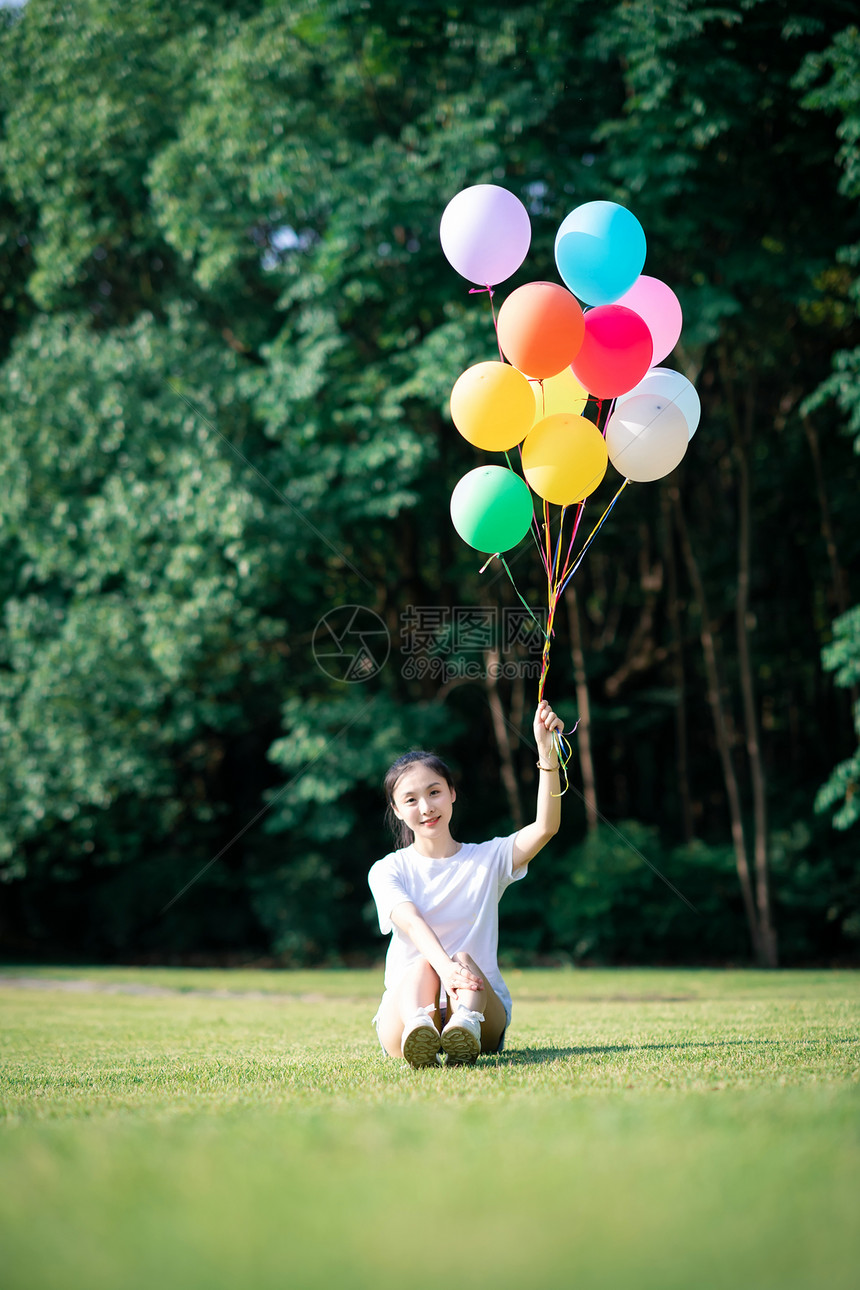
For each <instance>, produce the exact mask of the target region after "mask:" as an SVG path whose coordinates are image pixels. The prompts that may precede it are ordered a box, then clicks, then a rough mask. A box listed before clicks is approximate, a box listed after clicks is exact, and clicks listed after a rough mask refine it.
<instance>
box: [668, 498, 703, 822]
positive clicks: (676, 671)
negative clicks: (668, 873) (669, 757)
mask: <svg viewBox="0 0 860 1290" xmlns="http://www.w3.org/2000/svg"><path fill="white" fill-rule="evenodd" d="M660 508H661V511H662V515H663V543H664V548H665V556H664V559H665V563H666V591H667V595H668V607H669V626H670V630H671V632H672V641H673V645H674V649H673V653H674V659H673V661H672V672H673V677H674V681H675V690H676V691H677V694H678V702H677V704H676V705H675V772H676V775H677V779H678V797H679V799H680V803H681V826H682V828H683V831H684V841H685V842H688V843H689V842H692V841H693V838H694V837H695V826H694V823H693V795H692V793H691V791H690V771H689V756H690V753H689V746H688V740H687V683H686V676H685V674H684V644H683V639H682V635H681V615H680V612H679V609H678V561H677V558H676V552H675V541H674V534H673V531H672V501H671V498H670V497H669V490H668V489H667V488H665V487H663V488H661V490H660Z"/></svg>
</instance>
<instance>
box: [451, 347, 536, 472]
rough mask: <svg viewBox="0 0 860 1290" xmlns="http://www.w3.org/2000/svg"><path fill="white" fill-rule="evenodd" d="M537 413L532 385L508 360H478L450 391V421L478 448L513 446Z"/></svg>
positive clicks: (501, 448) (524, 435)
mask: <svg viewBox="0 0 860 1290" xmlns="http://www.w3.org/2000/svg"><path fill="white" fill-rule="evenodd" d="M534 415H535V401H534V395H533V394H532V388H531V386H530V385H529V383H528V381H527V380H526V378H525V377H524V376H523V374H522V372H518V371H517V369H516V368H515V367H511V366H510V364H508V363H499V362H490V363H476V364H475V366H474V367H468V368H467V369H466V371H465V372H464V373H463V375H462V376H460V377H459V378H458V380H457V382H456V384H455V385H454V388H453V390H452V391H451V420H452V421H453V422H454V425H455V426H456V427H457V429H458V430H459V431H460V434H461V435H462V436H463V438H464V439H468V441H469V443H473V444H474V445H475V447H476V448H485V449H487V450H488V451H490V452H506V451H507V450H508V448H514V447H515V446H516V445H517V444H518V443H522V441H523V439H524V438H525V437H526V435H527V434H528V432H529V430H530V429H531V427H532V423H533V422H534Z"/></svg>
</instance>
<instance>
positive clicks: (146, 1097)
mask: <svg viewBox="0 0 860 1290" xmlns="http://www.w3.org/2000/svg"><path fill="white" fill-rule="evenodd" d="M507 976H508V981H509V984H510V986H511V988H512V993H513V996H514V1024H513V1027H512V1029H511V1032H510V1036H509V1046H508V1049H507V1050H506V1051H505V1052H504V1053H503V1054H501V1055H500V1056H498V1057H490V1058H482V1059H481V1061H480V1062H479V1064H478V1066H477V1067H475V1068H472V1069H462V1068H461V1069H456V1070H450V1071H448V1070H444V1069H441V1070H426V1071H412V1070H410V1069H409V1068H407V1067H406V1066H405V1065H404V1064H402V1063H399V1062H393V1061H386V1060H383V1058H382V1056H381V1053H380V1051H379V1047H378V1044H377V1041H376V1038H375V1035H374V1033H373V1031H372V1029H371V1026H370V1018H371V1017H372V1015H373V1012H374V1010H375V1005H376V1002H377V997H378V994H379V989H380V980H381V977H380V974H379V973H378V972H324V973H276V972H253V971H237V972H219V971H191V970H168V969H163V970H162V969H157V970H155V969H153V970H138V969H101V968H92V969H84V968H69V969H64V970H63V969H56V968H51V969H41V970H34V969H29V968H20V969H14V968H5V969H2V970H0V1016H2V1022H0V1027H2V1036H1V1037H0V1038H2V1068H0V1090H2V1115H3V1123H2V1126H0V1269H2V1271H0V1280H2V1284H3V1286H4V1290H24V1288H26V1290H54V1288H55V1287H56V1290H84V1288H85V1290H138V1288H140V1290H143V1288H144V1287H145V1288H146V1290H151V1288H152V1290H173V1287H177V1290H178V1288H179V1287H181V1288H182V1290H196V1288H197V1287H199V1288H200V1290H220V1288H221V1287H225V1288H226V1287H230V1288H231V1290H236V1288H238V1287H241V1288H242V1290H268V1287H278V1288H279V1290H280V1288H281V1287H295V1290H305V1288H307V1290H316V1287H320V1288H322V1287H325V1288H326V1290H329V1288H330V1287H339V1288H341V1287H342V1288H344V1290H349V1288H351V1287H365V1286H367V1287H373V1288H374V1290H387V1288H388V1287H394V1286H398V1287H401V1286H402V1287H407V1288H408V1290H413V1288H415V1287H418V1288H420V1287H424V1286H435V1285H437V1284H438V1285H442V1286H444V1285H446V1284H447V1283H454V1284H457V1285H465V1286H468V1285H472V1286H478V1287H480V1286H493V1287H498V1288H499V1290H507V1287H523V1288H524V1290H531V1287H540V1290H554V1288H555V1287H568V1286H570V1287H581V1288H583V1290H584V1288H586V1287H592V1286H596V1287H604V1286H606V1287H630V1288H631V1290H639V1288H640V1287H644V1288H646V1290H650V1288H651V1287H654V1288H655V1290H657V1288H659V1290H673V1288H674V1287H678V1288H679V1290H681V1288H683V1290H689V1288H691V1287H695V1288H696V1290H711V1288H712V1287H713V1288H715V1290H716V1288H719V1287H723V1286H725V1287H731V1290H737V1287H742V1290H769V1288H770V1287H773V1288H774V1290H776V1288H777V1287H779V1290H791V1288H792V1287H816V1290H817V1288H818V1287H822V1286H824V1287H827V1290H841V1287H845V1288H846V1290H847V1288H848V1287H849V1286H850V1287H851V1290H853V1288H854V1286H856V1284H857V1276H858V1274H857V1267H858V1259H860V1150H858V1146H860V1055H859V1054H858V1047H860V1045H858V1030H860V1027H858V1020H860V974H857V973H851V972H782V973H772V974H766V973H757V972H711V971H655V970H640V971H627V970H623V971H622V970H616V971H603V970H587V971H558V972H549V971H546V972H545V971H527V972H509V973H508V974H507Z"/></svg>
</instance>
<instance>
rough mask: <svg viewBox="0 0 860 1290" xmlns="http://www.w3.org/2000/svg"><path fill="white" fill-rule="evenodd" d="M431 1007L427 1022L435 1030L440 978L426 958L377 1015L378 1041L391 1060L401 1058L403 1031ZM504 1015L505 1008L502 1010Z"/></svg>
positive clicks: (394, 991) (413, 968)
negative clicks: (418, 1013)
mask: <svg viewBox="0 0 860 1290" xmlns="http://www.w3.org/2000/svg"><path fill="white" fill-rule="evenodd" d="M430 1007H432V1008H433V1011H432V1012H431V1013H430V1020H431V1021H432V1022H433V1024H434V1026H435V1027H436V1029H437V1030H438V1029H439V1028H440V1020H441V1019H440V1016H439V977H438V975H437V974H436V970H435V968H432V967H431V966H430V964H429V963H428V962H427V960H426V959H420V960H419V961H418V962H417V963H416V964H415V965H414V966H413V967H412V968H410V970H409V971H408V972H407V973H406V974H405V976H404V977H403V980H402V981H401V982H400V985H399V986H398V988H397V990H392V991H391V992H390V994H388V995H387V996H386V999H385V1002H384V1003H383V1005H382V1008H381V1010H380V1013H379V1023H378V1027H379V1038H380V1040H381V1041H382V1044H383V1046H384V1048H385V1051H386V1052H387V1053H388V1055H389V1056H390V1057H402V1056H403V1051H402V1049H401V1046H400V1044H401V1040H402V1038H403V1028H404V1026H405V1025H407V1023H408V1022H410V1021H411V1020H412V1018H413V1017H414V1016H415V1014H416V1013H417V1012H419V1011H421V1009H422V1008H430ZM502 1011H503V1012H504V1009H502Z"/></svg>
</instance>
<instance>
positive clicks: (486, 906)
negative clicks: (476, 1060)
mask: <svg viewBox="0 0 860 1290" xmlns="http://www.w3.org/2000/svg"><path fill="white" fill-rule="evenodd" d="M515 837H516V834H515V833H512V834H511V835H510V836H509V837H507V838H493V839H492V840H491V841H490V842H464V843H462V844H461V846H460V850H459V851H458V852H457V853H456V855H453V856H446V857H445V858H444V859H443V860H432V859H430V858H429V857H428V856H422V855H421V854H420V853H419V852H418V851H416V850H415V848H414V846H408V847H404V848H403V849H402V850H400V851H392V852H391V853H390V854H389V855H387V856H384V857H383V858H382V860H377V862H376V864H375V865H374V866H373V868H372V869H371V870H370V873H369V874H368V879H367V880H368V883H369V884H370V890H371V892H372V893H373V899H374V900H375V901H376V910H377V913H378V915H379V928H380V931H381V932H382V933H383V935H387V934H388V933H389V932H391V933H392V937H391V944H390V945H389V947H388V954H387V955H386V959H385V988H386V990H391V989H393V988H394V987H395V986H396V985H397V984H398V982H399V981H400V980H401V978H402V977H403V973H404V972H405V971H406V970H407V968H409V967H411V966H412V964H413V963H415V962H416V961H417V960H418V959H419V958H420V955H419V953H418V950H417V949H416V948H415V946H414V945H413V944H412V942H411V941H410V939H409V937H408V936H405V935H404V934H403V932H401V931H400V930H399V929H398V928H396V927H395V926H394V925H393V923H392V922H391V911H392V910H393V909H394V907H395V906H396V905H399V904H401V903H402V902H403V901H404V900H410V901H412V903H413V904H414V905H415V907H416V908H417V910H418V912H419V914H420V915H421V917H422V918H423V919H424V920H425V922H427V923H428V924H429V925H430V927H432V928H433V931H434V932H435V933H436V935H437V936H438V937H439V940H440V942H441V943H442V947H443V949H444V950H445V953H446V954H455V953H456V952H457V951H458V950H464V951H465V952H466V953H467V954H471V956H472V958H473V959H474V960H475V962H476V963H477V964H478V966H479V967H480V969H481V971H482V972H484V973H486V976H487V980H488V981H489V982H490V984H491V985H492V987H493V989H494V990H495V992H496V994H497V995H498V996H499V998H500V999H501V1001H502V1003H503V1004H504V1006H505V1012H506V1014H507V1018H508V1021H509V1022H510V1019H511V996H510V994H509V992H508V988H507V986H506V985H505V983H504V980H503V979H502V974H501V972H500V971H499V964H498V948H499V901H500V900H501V897H502V893H503V892H504V891H505V890H506V888H508V887H509V886H510V885H511V883H512V882H516V881H518V879H520V878H522V877H524V876H525V873H526V868H527V866H523V867H522V868H521V869H519V870H518V871H517V872H516V873H514V870H513V854H514V838H515Z"/></svg>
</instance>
